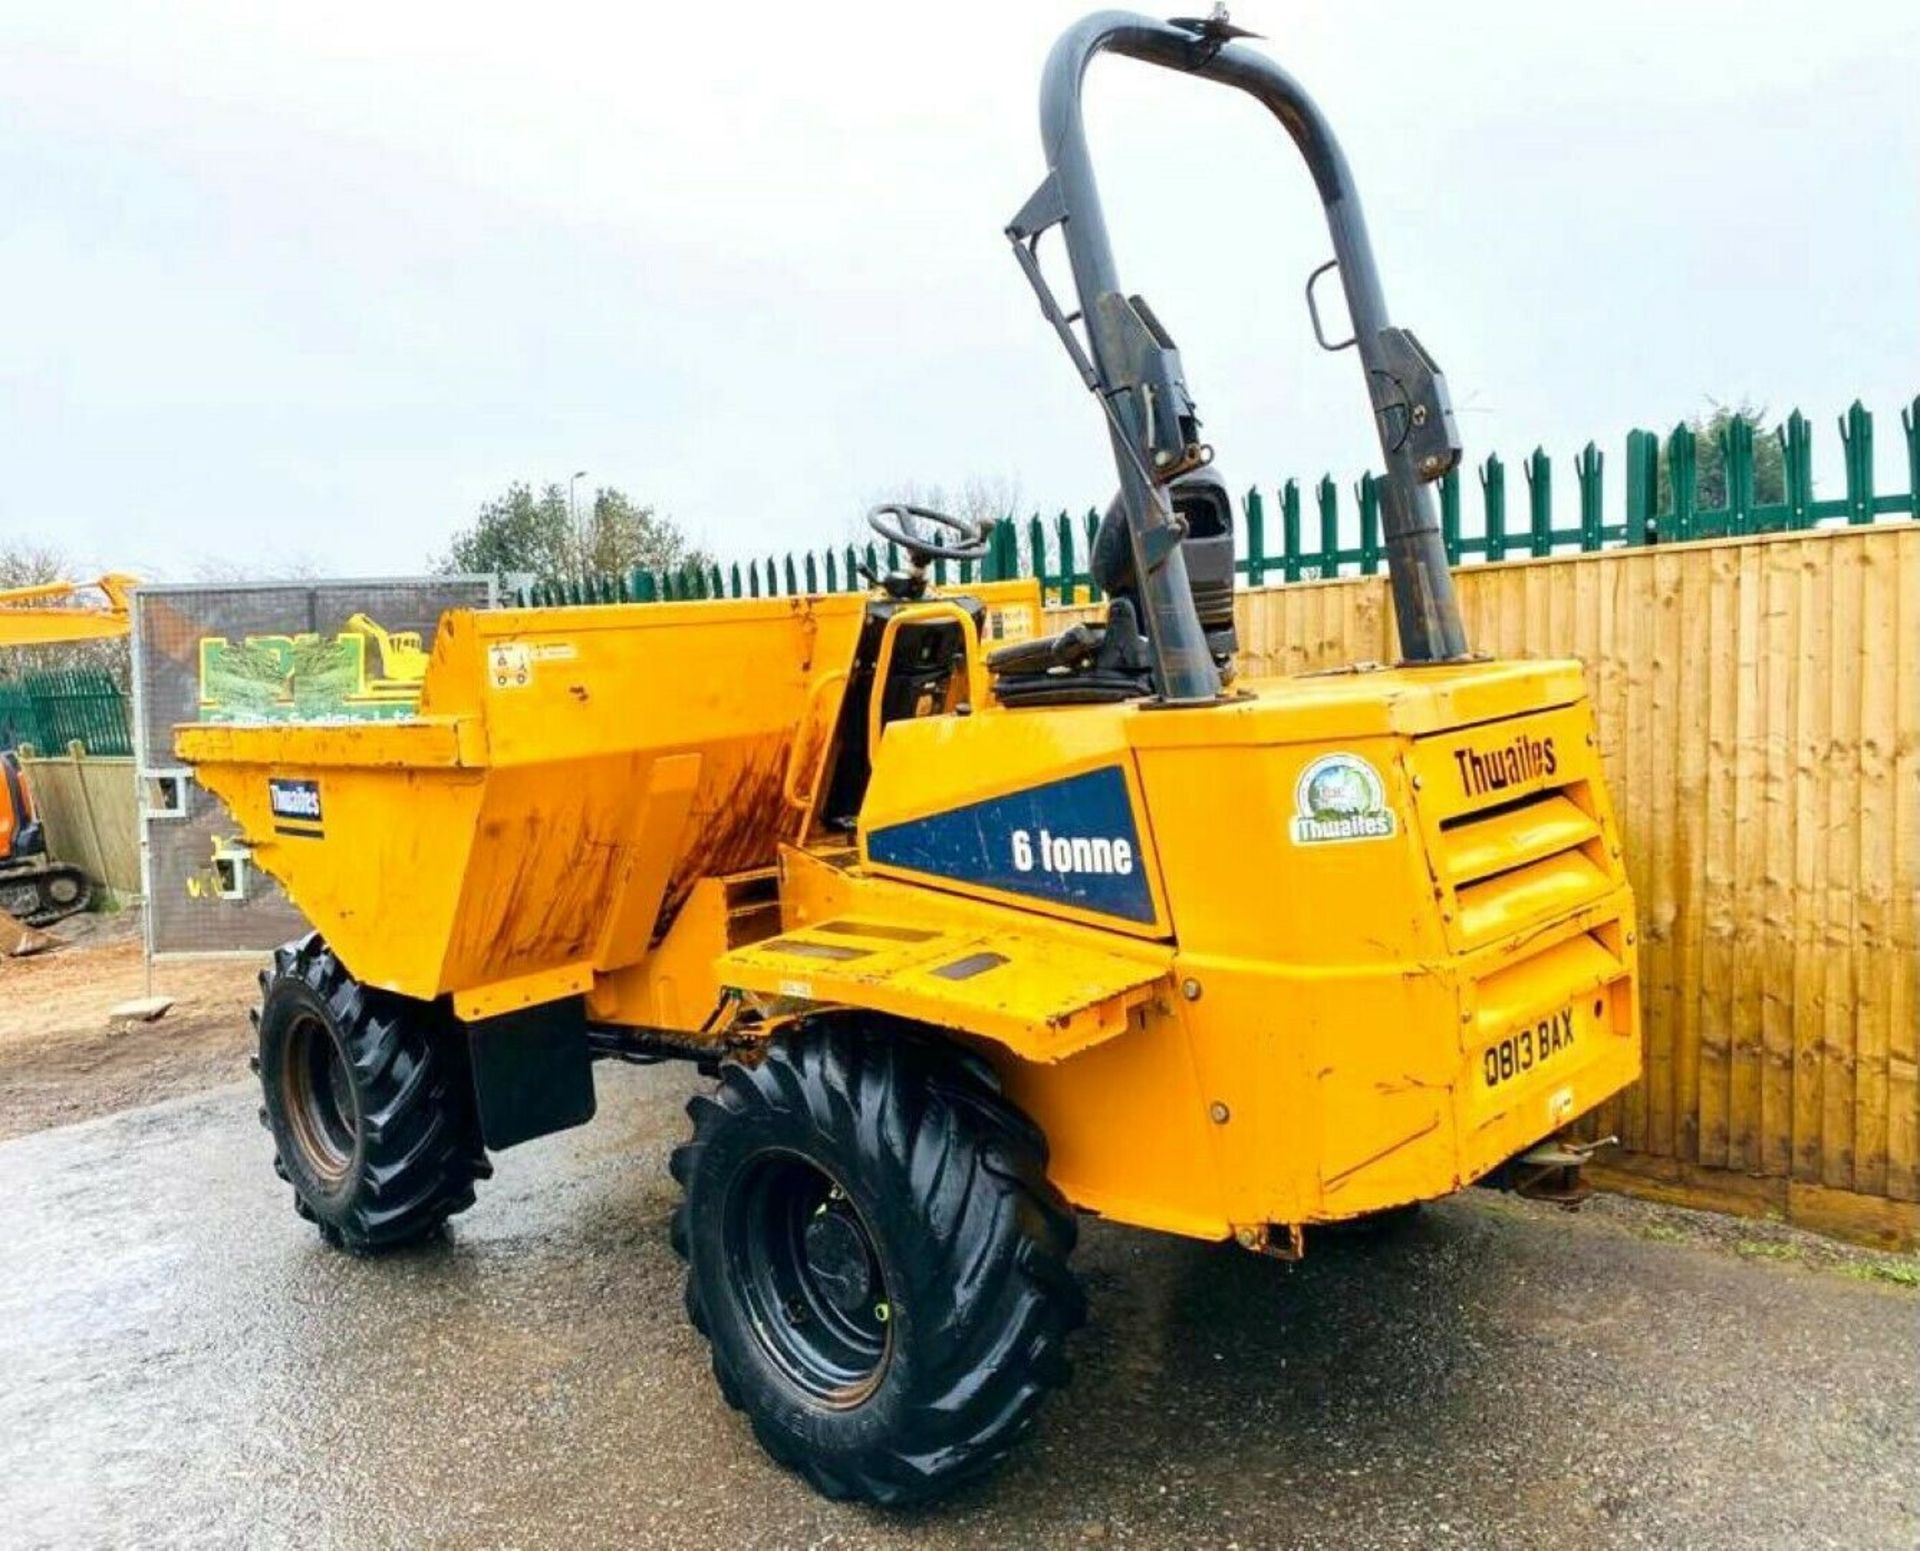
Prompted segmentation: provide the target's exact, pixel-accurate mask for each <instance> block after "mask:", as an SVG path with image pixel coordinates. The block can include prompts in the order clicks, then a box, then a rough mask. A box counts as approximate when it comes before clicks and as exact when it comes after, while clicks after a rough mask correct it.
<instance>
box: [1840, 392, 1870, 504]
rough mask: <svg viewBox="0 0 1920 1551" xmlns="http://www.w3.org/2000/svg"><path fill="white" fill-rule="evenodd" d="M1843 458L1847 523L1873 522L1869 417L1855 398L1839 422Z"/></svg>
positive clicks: (1864, 407)
mask: <svg viewBox="0 0 1920 1551" xmlns="http://www.w3.org/2000/svg"><path fill="white" fill-rule="evenodd" d="M1840 444H1841V446H1842V447H1843V448H1844V449H1845V452H1846V457H1847V521H1848V522H1849V523H1862V522H1872V521H1873V416H1872V415H1870V414H1869V413H1868V412H1867V406H1866V405H1864V404H1862V403H1861V402H1860V401H1859V400H1858V399H1855V400H1854V401H1853V404H1852V406H1851V407H1850V408H1849V409H1848V410H1847V412H1846V415H1845V416H1844V417H1843V418H1842V419H1841V421H1840Z"/></svg>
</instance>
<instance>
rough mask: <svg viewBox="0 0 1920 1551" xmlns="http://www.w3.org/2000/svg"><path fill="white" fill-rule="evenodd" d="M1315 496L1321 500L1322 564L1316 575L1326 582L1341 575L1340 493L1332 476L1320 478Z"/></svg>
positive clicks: (1316, 570) (1315, 571) (1326, 475)
mask: <svg viewBox="0 0 1920 1551" xmlns="http://www.w3.org/2000/svg"><path fill="white" fill-rule="evenodd" d="M1315 494H1316V495H1317V496H1318V497H1319V499H1320V557H1319V560H1320V563H1319V564H1318V565H1317V566H1316V567H1315V568H1314V575H1315V576H1317V577H1319V578H1320V579H1321V580H1322V581H1324V580H1326V579H1327V578H1328V577H1333V576H1338V575H1339V574H1340V492H1339V490H1338V489H1337V488H1336V487H1335V486H1334V483H1333V476H1332V475H1331V474H1322V475H1321V476H1320V485H1319V488H1318V489H1317V490H1316V491H1315Z"/></svg>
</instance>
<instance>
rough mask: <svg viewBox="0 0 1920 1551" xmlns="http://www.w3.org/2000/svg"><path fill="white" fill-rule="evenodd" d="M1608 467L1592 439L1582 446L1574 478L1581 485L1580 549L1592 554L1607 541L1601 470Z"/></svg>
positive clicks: (1574, 469) (1575, 462)
mask: <svg viewBox="0 0 1920 1551" xmlns="http://www.w3.org/2000/svg"><path fill="white" fill-rule="evenodd" d="M1605 466H1606V460H1605V459H1604V458H1603V457H1602V455H1601V452H1600V449H1599V448H1598V447H1596V446H1594V444H1593V443H1592V442H1588V443H1587V445H1586V446H1584V447H1582V448H1581V449H1580V456H1579V457H1578V458H1577V459H1575V460H1574V465H1573V474H1574V478H1575V479H1576V480H1578V481H1579V484H1580V548H1581V551H1582V552H1583V553H1585V554H1592V553H1593V551H1595V550H1596V549H1598V548H1600V546H1601V544H1602V543H1603V542H1604V541H1605V526H1604V522H1603V517H1604V510H1603V505H1602V502H1603V488H1602V485H1601V471H1602V469H1603V468H1604V467H1605Z"/></svg>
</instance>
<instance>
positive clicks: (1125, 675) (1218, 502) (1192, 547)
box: [987, 468, 1239, 706]
mask: <svg viewBox="0 0 1920 1551" xmlns="http://www.w3.org/2000/svg"><path fill="white" fill-rule="evenodd" d="M1170 495H1171V498H1172V502H1173V511H1174V516H1175V518H1176V519H1177V520H1178V521H1180V522H1181V523H1182V524H1184V526H1185V528H1186V536H1185V538H1184V539H1182V541H1181V548H1182V550H1183V551H1184V553H1185V556H1186V562H1187V585H1188V586H1189V588H1190V589H1191V590H1192V593H1193V603H1194V607H1195V609H1196V610H1197V611H1198V612H1199V615H1200V626H1201V629H1202V630H1204V631H1205V632H1206V638H1207V649H1208V651H1209V652H1210V653H1211V655H1212V657H1213V660H1214V665H1215V666H1216V667H1217V668H1218V669H1219V670H1220V682H1221V683H1222V684H1225V683H1227V682H1228V681H1229V680H1231V678H1232V677H1233V654H1234V652H1235V651H1236V650H1238V648H1239V638H1238V636H1237V634H1236V633H1235V630H1234V624H1233V581H1234V558H1233V497H1232V495H1231V494H1230V493H1229V492H1228V490H1227V486H1226V481H1225V480H1223V479H1222V478H1221V477H1220V476H1219V475H1218V474H1216V473H1214V471H1213V470H1212V469H1211V468H1203V469H1196V470H1194V471H1193V472H1192V473H1190V474H1184V475H1182V476H1181V477H1180V478H1178V479H1176V480H1175V481H1174V482H1173V484H1172V485H1171V487H1170ZM1087 572H1088V574H1089V575H1090V576H1091V577H1092V579H1093V583H1094V585H1095V586H1096V587H1098V588H1099V589H1100V590H1101V591H1102V592H1105V593H1106V594H1108V595H1109V597H1110V598H1111V599H1112V601H1111V602H1110V603H1109V604H1108V605H1107V618H1106V623H1105V624H1102V625H1090V624H1086V623H1084V622H1083V623H1080V624H1075V625H1070V626H1068V627H1067V629H1065V630H1064V631H1062V632H1061V633H1060V634H1059V635H1056V636H1049V637H1047V638H1046V639H1044V640H1039V641H1021V642H1018V643H1016V644H1014V645H1012V646H1003V647H1001V648H1000V649H999V650H998V651H996V652H994V653H993V654H992V655H991V656H989V657H988V658H987V668H988V670H989V671H990V672H991V673H992V674H993V692H994V695H995V697H996V698H997V699H998V700H999V701H1000V703H1001V704H1002V705H1006V706H1031V705H1087V704H1096V703H1099V702H1102V701H1113V700H1133V699H1137V698H1141V697H1144V696H1147V695H1151V694H1152V693H1153V674H1152V657H1151V653H1150V651H1149V647H1148V643H1147V640H1146V637H1145V636H1144V635H1143V634H1142V630H1141V623H1140V588H1139V583H1138V581H1137V580H1136V578H1135V577H1134V574H1133V545H1132V543H1131V542H1130V540H1129V538H1128V536H1127V515H1126V510H1125V508H1124V507H1123V506H1122V505H1121V501H1120V497H1119V496H1117V495H1116V496H1115V497H1114V498H1113V500H1112V501H1111V502H1109V503H1108V505H1107V510H1106V514H1105V515H1104V516H1103V517H1102V518H1101V519H1100V526H1099V527H1098V528H1097V529H1096V530H1095V532H1094V537H1093V548H1092V552H1091V553H1090V554H1089V555H1088V557H1087Z"/></svg>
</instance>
